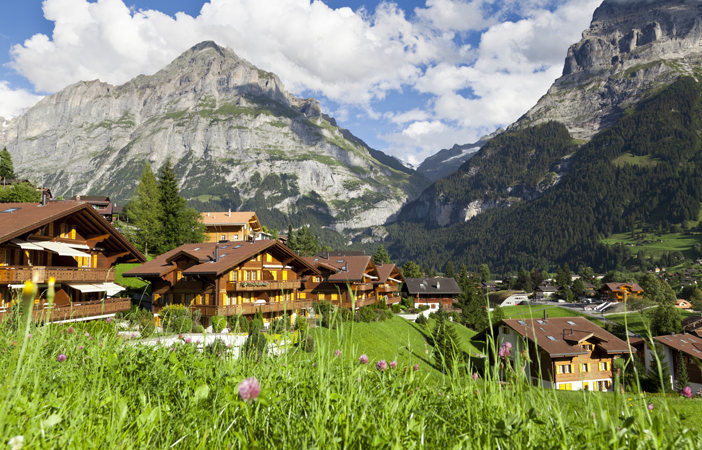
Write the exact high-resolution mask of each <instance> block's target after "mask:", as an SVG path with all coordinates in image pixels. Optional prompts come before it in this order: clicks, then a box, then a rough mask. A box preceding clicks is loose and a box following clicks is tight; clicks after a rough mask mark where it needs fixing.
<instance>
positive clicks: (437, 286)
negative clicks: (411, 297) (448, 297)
mask: <svg viewBox="0 0 702 450" xmlns="http://www.w3.org/2000/svg"><path fill="white" fill-rule="evenodd" d="M436 288H437V289H439V290H440V289H441V283H439V282H438V281H437V282H436Z"/></svg>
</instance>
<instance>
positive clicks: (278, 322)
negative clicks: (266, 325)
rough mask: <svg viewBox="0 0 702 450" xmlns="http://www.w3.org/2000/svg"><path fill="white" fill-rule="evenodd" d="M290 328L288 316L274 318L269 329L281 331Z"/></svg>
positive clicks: (276, 331)
mask: <svg viewBox="0 0 702 450" xmlns="http://www.w3.org/2000/svg"><path fill="white" fill-rule="evenodd" d="M290 329H292V324H291V323H290V316H283V317H280V318H278V319H275V320H274V321H273V323H271V331H273V333H283V332H285V331H288V330H290Z"/></svg>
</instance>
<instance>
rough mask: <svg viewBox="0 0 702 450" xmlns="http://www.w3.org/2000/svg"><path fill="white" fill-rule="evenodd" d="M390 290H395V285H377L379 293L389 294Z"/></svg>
mask: <svg viewBox="0 0 702 450" xmlns="http://www.w3.org/2000/svg"><path fill="white" fill-rule="evenodd" d="M391 292H397V285H395V286H392V285H389V284H381V285H380V286H378V293H380V294H390V293H391Z"/></svg>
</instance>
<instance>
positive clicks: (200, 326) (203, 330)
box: [193, 324, 205, 333]
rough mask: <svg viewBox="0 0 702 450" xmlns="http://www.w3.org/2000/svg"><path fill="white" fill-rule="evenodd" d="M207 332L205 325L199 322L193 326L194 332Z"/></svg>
mask: <svg viewBox="0 0 702 450" xmlns="http://www.w3.org/2000/svg"><path fill="white" fill-rule="evenodd" d="M204 332H205V327H203V326H202V325H200V324H197V325H195V326H194V327H193V333H204Z"/></svg>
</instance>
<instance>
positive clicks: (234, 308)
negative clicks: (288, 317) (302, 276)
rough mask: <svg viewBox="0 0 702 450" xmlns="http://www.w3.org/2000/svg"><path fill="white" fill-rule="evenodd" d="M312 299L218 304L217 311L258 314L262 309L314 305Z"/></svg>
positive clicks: (286, 309) (225, 313)
mask: <svg viewBox="0 0 702 450" xmlns="http://www.w3.org/2000/svg"><path fill="white" fill-rule="evenodd" d="M312 303H313V302H312V300H297V301H294V302H267V303H242V304H241V305H231V306H218V307H217V313H219V314H220V315H222V316H233V315H238V314H256V313H257V312H258V310H259V309H260V310H261V312H263V313H271V312H280V311H291V312H292V311H293V310H295V309H305V308H310V307H311V306H312Z"/></svg>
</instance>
